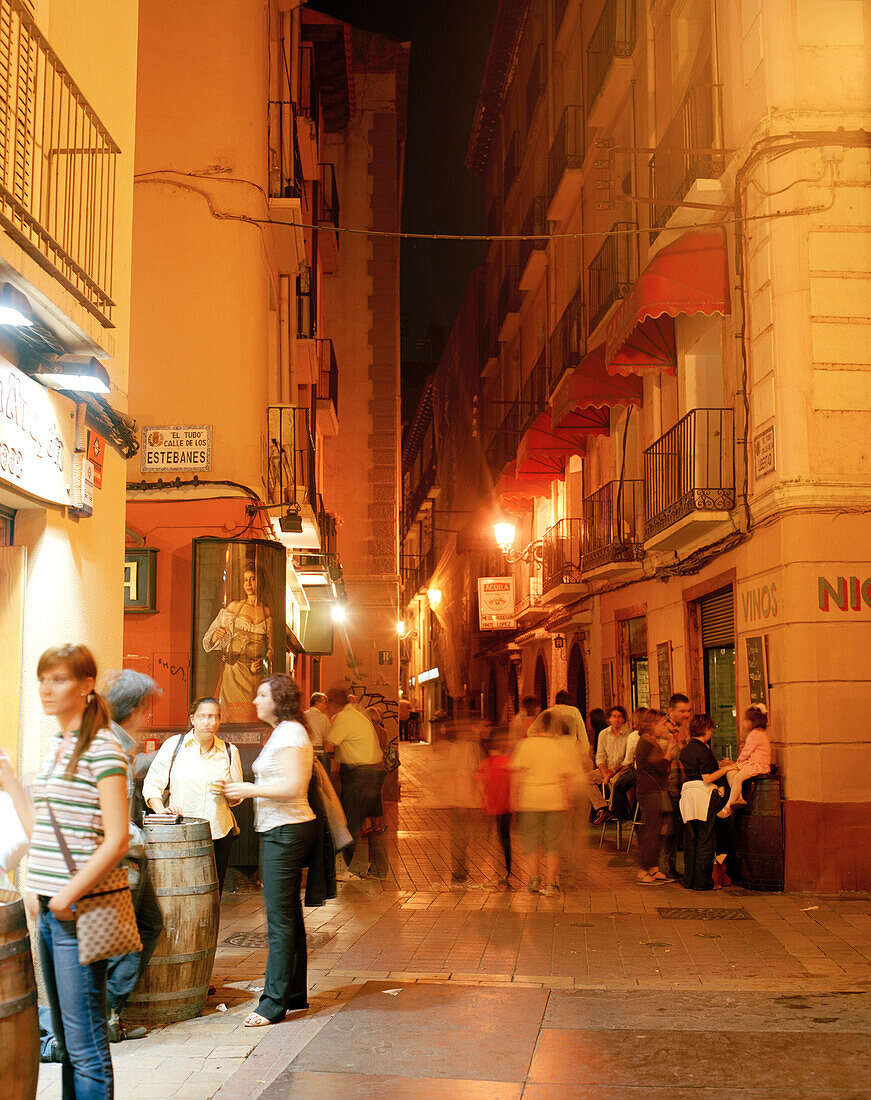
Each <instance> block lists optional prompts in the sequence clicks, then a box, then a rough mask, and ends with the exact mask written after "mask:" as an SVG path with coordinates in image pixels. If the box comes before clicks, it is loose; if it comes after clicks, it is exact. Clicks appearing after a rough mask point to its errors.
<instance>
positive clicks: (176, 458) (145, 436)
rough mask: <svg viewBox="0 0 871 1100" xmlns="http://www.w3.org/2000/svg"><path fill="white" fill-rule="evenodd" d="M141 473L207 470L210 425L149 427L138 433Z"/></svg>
mask: <svg viewBox="0 0 871 1100" xmlns="http://www.w3.org/2000/svg"><path fill="white" fill-rule="evenodd" d="M141 454H142V470H143V472H144V473H147V472H148V471H149V470H176V471H181V470H210V469H211V468H212V426H211V424H178V425H173V424H151V425H149V426H147V427H144V428H143V429H142V452H141Z"/></svg>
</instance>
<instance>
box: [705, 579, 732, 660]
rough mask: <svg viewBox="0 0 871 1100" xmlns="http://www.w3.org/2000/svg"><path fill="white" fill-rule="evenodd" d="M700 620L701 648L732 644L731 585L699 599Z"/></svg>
mask: <svg viewBox="0 0 871 1100" xmlns="http://www.w3.org/2000/svg"><path fill="white" fill-rule="evenodd" d="M701 620H702V647H703V648H705V649H707V648H708V647H712V646H716V647H717V648H722V647H724V646H734V644H735V603H734V598H733V595H732V589H731V587H729V588H724V589H723V591H722V592H715V593H714V594H713V595H712V596H705V598H704V599H703V600H701Z"/></svg>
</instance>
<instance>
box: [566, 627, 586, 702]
mask: <svg viewBox="0 0 871 1100" xmlns="http://www.w3.org/2000/svg"><path fill="white" fill-rule="evenodd" d="M568 689H569V695H570V696H571V699H572V703H573V704H574V706H576V707H577V708H578V710H579V711H580V712H581V714H582V715H583V716H584V719H585V720H586V717H587V674H586V671H585V669H584V654H583V651H582V650H581V647H580V646H579V645H578V643H577V642H575V644H574V645H573V646H572V651H571V653H570V654H569V675H568Z"/></svg>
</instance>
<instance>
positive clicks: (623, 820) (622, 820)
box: [599, 802, 640, 852]
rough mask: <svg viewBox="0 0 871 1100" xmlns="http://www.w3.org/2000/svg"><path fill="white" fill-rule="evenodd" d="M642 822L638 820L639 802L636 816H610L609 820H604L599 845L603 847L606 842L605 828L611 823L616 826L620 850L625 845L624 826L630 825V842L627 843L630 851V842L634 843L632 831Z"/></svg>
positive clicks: (636, 806) (616, 836) (627, 849)
mask: <svg viewBox="0 0 871 1100" xmlns="http://www.w3.org/2000/svg"><path fill="white" fill-rule="evenodd" d="M639 824H640V822H639V820H638V803H637V802H636V803H635V816H634V817H633V818H632V819H631V821H630V819H629V818H628V817H610V818H608V820H607V821H603V822H602V832H601V835H600V836H599V847H600V848H601V847H602V845H603V844H604V842H605V830H606V829H607V828H608V826H609V825H614V826H616V829H615V839H616V841H617V851H618V852H619V851H620V850H621V848H622V847H623V826H624V825H629V826H630V828H629V843H628V844H627V845H626V851H627V852H628V851H629V844H631V843H632V833H633V832H634V830H635V829H636V827H637V826H638V825H639Z"/></svg>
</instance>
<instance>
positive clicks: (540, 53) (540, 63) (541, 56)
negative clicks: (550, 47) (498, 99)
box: [526, 42, 547, 134]
mask: <svg viewBox="0 0 871 1100" xmlns="http://www.w3.org/2000/svg"><path fill="white" fill-rule="evenodd" d="M546 87H547V51H546V50H545V48H544V43H543V42H539V44H538V46H536V49H535V60H534V61H533V63H532V68H531V70H530V73H529V77H528V79H527V81H526V132H527V134H528V133H529V131H530V129H531V128H532V123H533V120H534V118H535V109H536V107H537V106H538V102H539V100H540V99H541V97H542V95H543V94H544V90H545V88H546Z"/></svg>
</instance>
